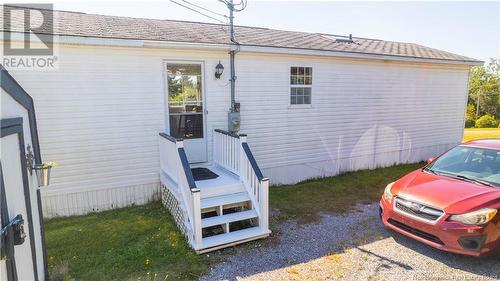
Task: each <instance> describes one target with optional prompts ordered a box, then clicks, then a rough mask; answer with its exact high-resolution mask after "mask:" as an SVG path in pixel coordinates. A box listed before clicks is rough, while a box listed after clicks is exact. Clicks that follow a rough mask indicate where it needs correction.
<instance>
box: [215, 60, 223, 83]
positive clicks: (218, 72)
mask: <svg viewBox="0 0 500 281" xmlns="http://www.w3.org/2000/svg"><path fill="white" fill-rule="evenodd" d="M223 72H224V66H223V65H222V63H220V61H219V63H218V64H217V65H216V66H215V78H216V79H219V78H220V77H221V76H222V73H223Z"/></svg>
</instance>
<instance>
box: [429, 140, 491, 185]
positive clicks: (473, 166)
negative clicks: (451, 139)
mask: <svg viewBox="0 0 500 281" xmlns="http://www.w3.org/2000/svg"><path fill="white" fill-rule="evenodd" d="M428 168H429V169H431V170H432V171H434V172H438V173H441V174H449V175H461V176H465V177H468V178H472V179H477V180H481V181H486V182H488V183H490V184H493V185H495V186H500V151H498V150H494V149H485V148H476V147H467V146H458V147H455V148H453V149H451V150H450V151H448V152H447V153H445V154H443V155H442V156H440V157H439V158H438V159H436V161H435V162H434V163H433V164H432V165H431V166H429V167H428Z"/></svg>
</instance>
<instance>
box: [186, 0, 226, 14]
mask: <svg viewBox="0 0 500 281" xmlns="http://www.w3.org/2000/svg"><path fill="white" fill-rule="evenodd" d="M182 2H185V3H187V4H189V5H191V6H194V7H196V8H198V9H202V10H204V11H207V12H209V13H212V14H214V15H218V16H220V17H224V18H227V16H226V15H224V14H220V13H217V12H214V11H212V10H210V9H207V8H205V7H202V6H200V5H197V4H194V3H192V2H189V1H187V0H182Z"/></svg>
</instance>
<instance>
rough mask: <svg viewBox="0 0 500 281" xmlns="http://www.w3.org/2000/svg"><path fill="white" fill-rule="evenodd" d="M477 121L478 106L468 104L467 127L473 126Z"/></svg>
mask: <svg viewBox="0 0 500 281" xmlns="http://www.w3.org/2000/svg"><path fill="white" fill-rule="evenodd" d="M475 123H476V108H475V107H474V105H473V104H468V105H467V112H466V114H465V128H473V127H474V125H475Z"/></svg>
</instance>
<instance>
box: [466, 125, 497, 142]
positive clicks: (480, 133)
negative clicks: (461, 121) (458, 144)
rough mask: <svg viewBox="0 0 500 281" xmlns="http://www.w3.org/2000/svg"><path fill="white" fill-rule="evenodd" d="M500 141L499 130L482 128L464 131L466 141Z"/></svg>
mask: <svg viewBox="0 0 500 281" xmlns="http://www.w3.org/2000/svg"><path fill="white" fill-rule="evenodd" d="M492 138H496V139H500V129H498V128H491V129H490V128H488V129H487V128H480V129H476V128H474V129H465V130H464V141H470V140H476V139H492Z"/></svg>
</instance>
